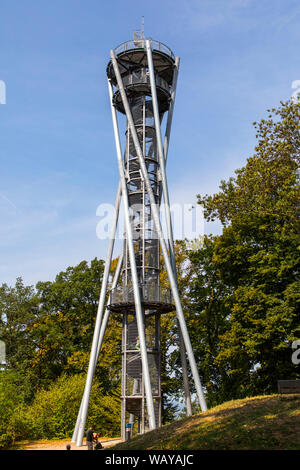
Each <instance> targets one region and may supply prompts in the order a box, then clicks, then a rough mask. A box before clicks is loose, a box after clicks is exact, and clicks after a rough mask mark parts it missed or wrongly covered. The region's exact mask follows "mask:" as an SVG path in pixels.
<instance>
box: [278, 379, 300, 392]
mask: <svg viewBox="0 0 300 470" xmlns="http://www.w3.org/2000/svg"><path fill="white" fill-rule="evenodd" d="M277 385H278V393H282V394H284V393H300V380H278V381H277Z"/></svg>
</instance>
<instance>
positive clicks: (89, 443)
mask: <svg viewBox="0 0 300 470" xmlns="http://www.w3.org/2000/svg"><path fill="white" fill-rule="evenodd" d="M94 429H95V426H94V425H93V424H92V426H91V427H90V428H89V429H88V430H87V432H86V445H87V448H88V450H94V447H93V439H94V436H93V434H94Z"/></svg>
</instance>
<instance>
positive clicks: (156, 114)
mask: <svg viewBox="0 0 300 470" xmlns="http://www.w3.org/2000/svg"><path fill="white" fill-rule="evenodd" d="M146 51H147V60H148V67H149V75H150V85H151V95H152V104H153V114H154V122H155V131H156V140H157V147H158V156H159V163H160V168H161V175H162V189H163V196H164V203H165V217H166V225H167V234H168V245H169V253H170V258H171V264H172V268H173V273H174V276H175V279H176V283H177V272H176V259H175V251H174V237H173V229H172V220H171V211H170V200H169V191H168V185H167V176H166V159H167V151H168V147H169V140H170V132H171V124H172V115H173V109H174V100H175V92H176V83H177V75H178V66H179V59H178V58H177V60H176V63H175V73H174V79H173V96H172V102H171V108H170V110H169V114H168V120H167V127H166V136H165V150H164V149H163V145H162V137H161V128H160V118H159V107H158V100H157V93H156V83H155V75H154V66H153V58H152V50H151V44H150V41H149V39H147V40H146ZM174 82H175V83H174ZM177 288H178V283H177ZM177 327H178V337H179V349H180V358H181V364H182V373H183V383H184V392H185V402H186V409H187V415H188V416H191V415H192V406H191V394H190V389H189V383H188V373H187V362H186V355H185V347H184V342H183V339H182V333H181V330H180V324H179V322H178V321H177Z"/></svg>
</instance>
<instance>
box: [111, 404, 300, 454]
mask: <svg viewBox="0 0 300 470" xmlns="http://www.w3.org/2000/svg"><path fill="white" fill-rule="evenodd" d="M125 449H126V450H140V449H147V450H152V449H153V450H162V449H164V450H167V449H170V450H185V449H186V450H196V449H212V450H221V449H222V450H224V449H226V450H227V449H282V450H283V449H300V395H269V396H260V397H254V398H246V399H244V400H234V401H230V402H226V403H223V404H222V405H220V406H217V407H215V408H212V409H210V410H209V411H207V412H206V413H201V414H198V415H194V416H192V417H190V418H184V419H181V420H179V421H175V422H173V423H171V424H167V425H165V426H163V427H162V428H160V429H157V430H155V431H151V432H148V433H146V434H144V435H140V436H137V437H134V438H133V439H131V440H130V441H128V442H123V443H121V444H118V445H116V446H114V447H112V448H111V450H125Z"/></svg>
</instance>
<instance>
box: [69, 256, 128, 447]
mask: <svg viewBox="0 0 300 470" xmlns="http://www.w3.org/2000/svg"><path fill="white" fill-rule="evenodd" d="M122 262H123V254H121V255H120V256H119V260H118V264H117V268H116V272H115V275H114V279H113V282H112V286H111V289H112V290H113V289H115V287H117V284H118V281H119V277H120V272H121V267H122ZM109 303H110V300H109V301H108V304H109ZM109 314H110V311H109V310H108V309H107V308H106V310H105V313H104V317H103V321H102V323H101V328H100V334H99V342H98V347H97V355H96V360H95V364H94V372H93V376H94V374H95V369H96V365H97V361H98V357H99V354H100V351H101V348H102V343H103V338H104V334H105V331H106V327H107V323H108V319H109ZM85 390H86V389H85ZM85 390H84V393H86V391H85ZM83 402H84V396H82V400H81V404H80V409H79V413H78V416H77V420H76V425H75V428H74V432H73V436H72V442H76V440H77V435H78V429H79V423H80V420H81V415H82V406H83Z"/></svg>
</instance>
